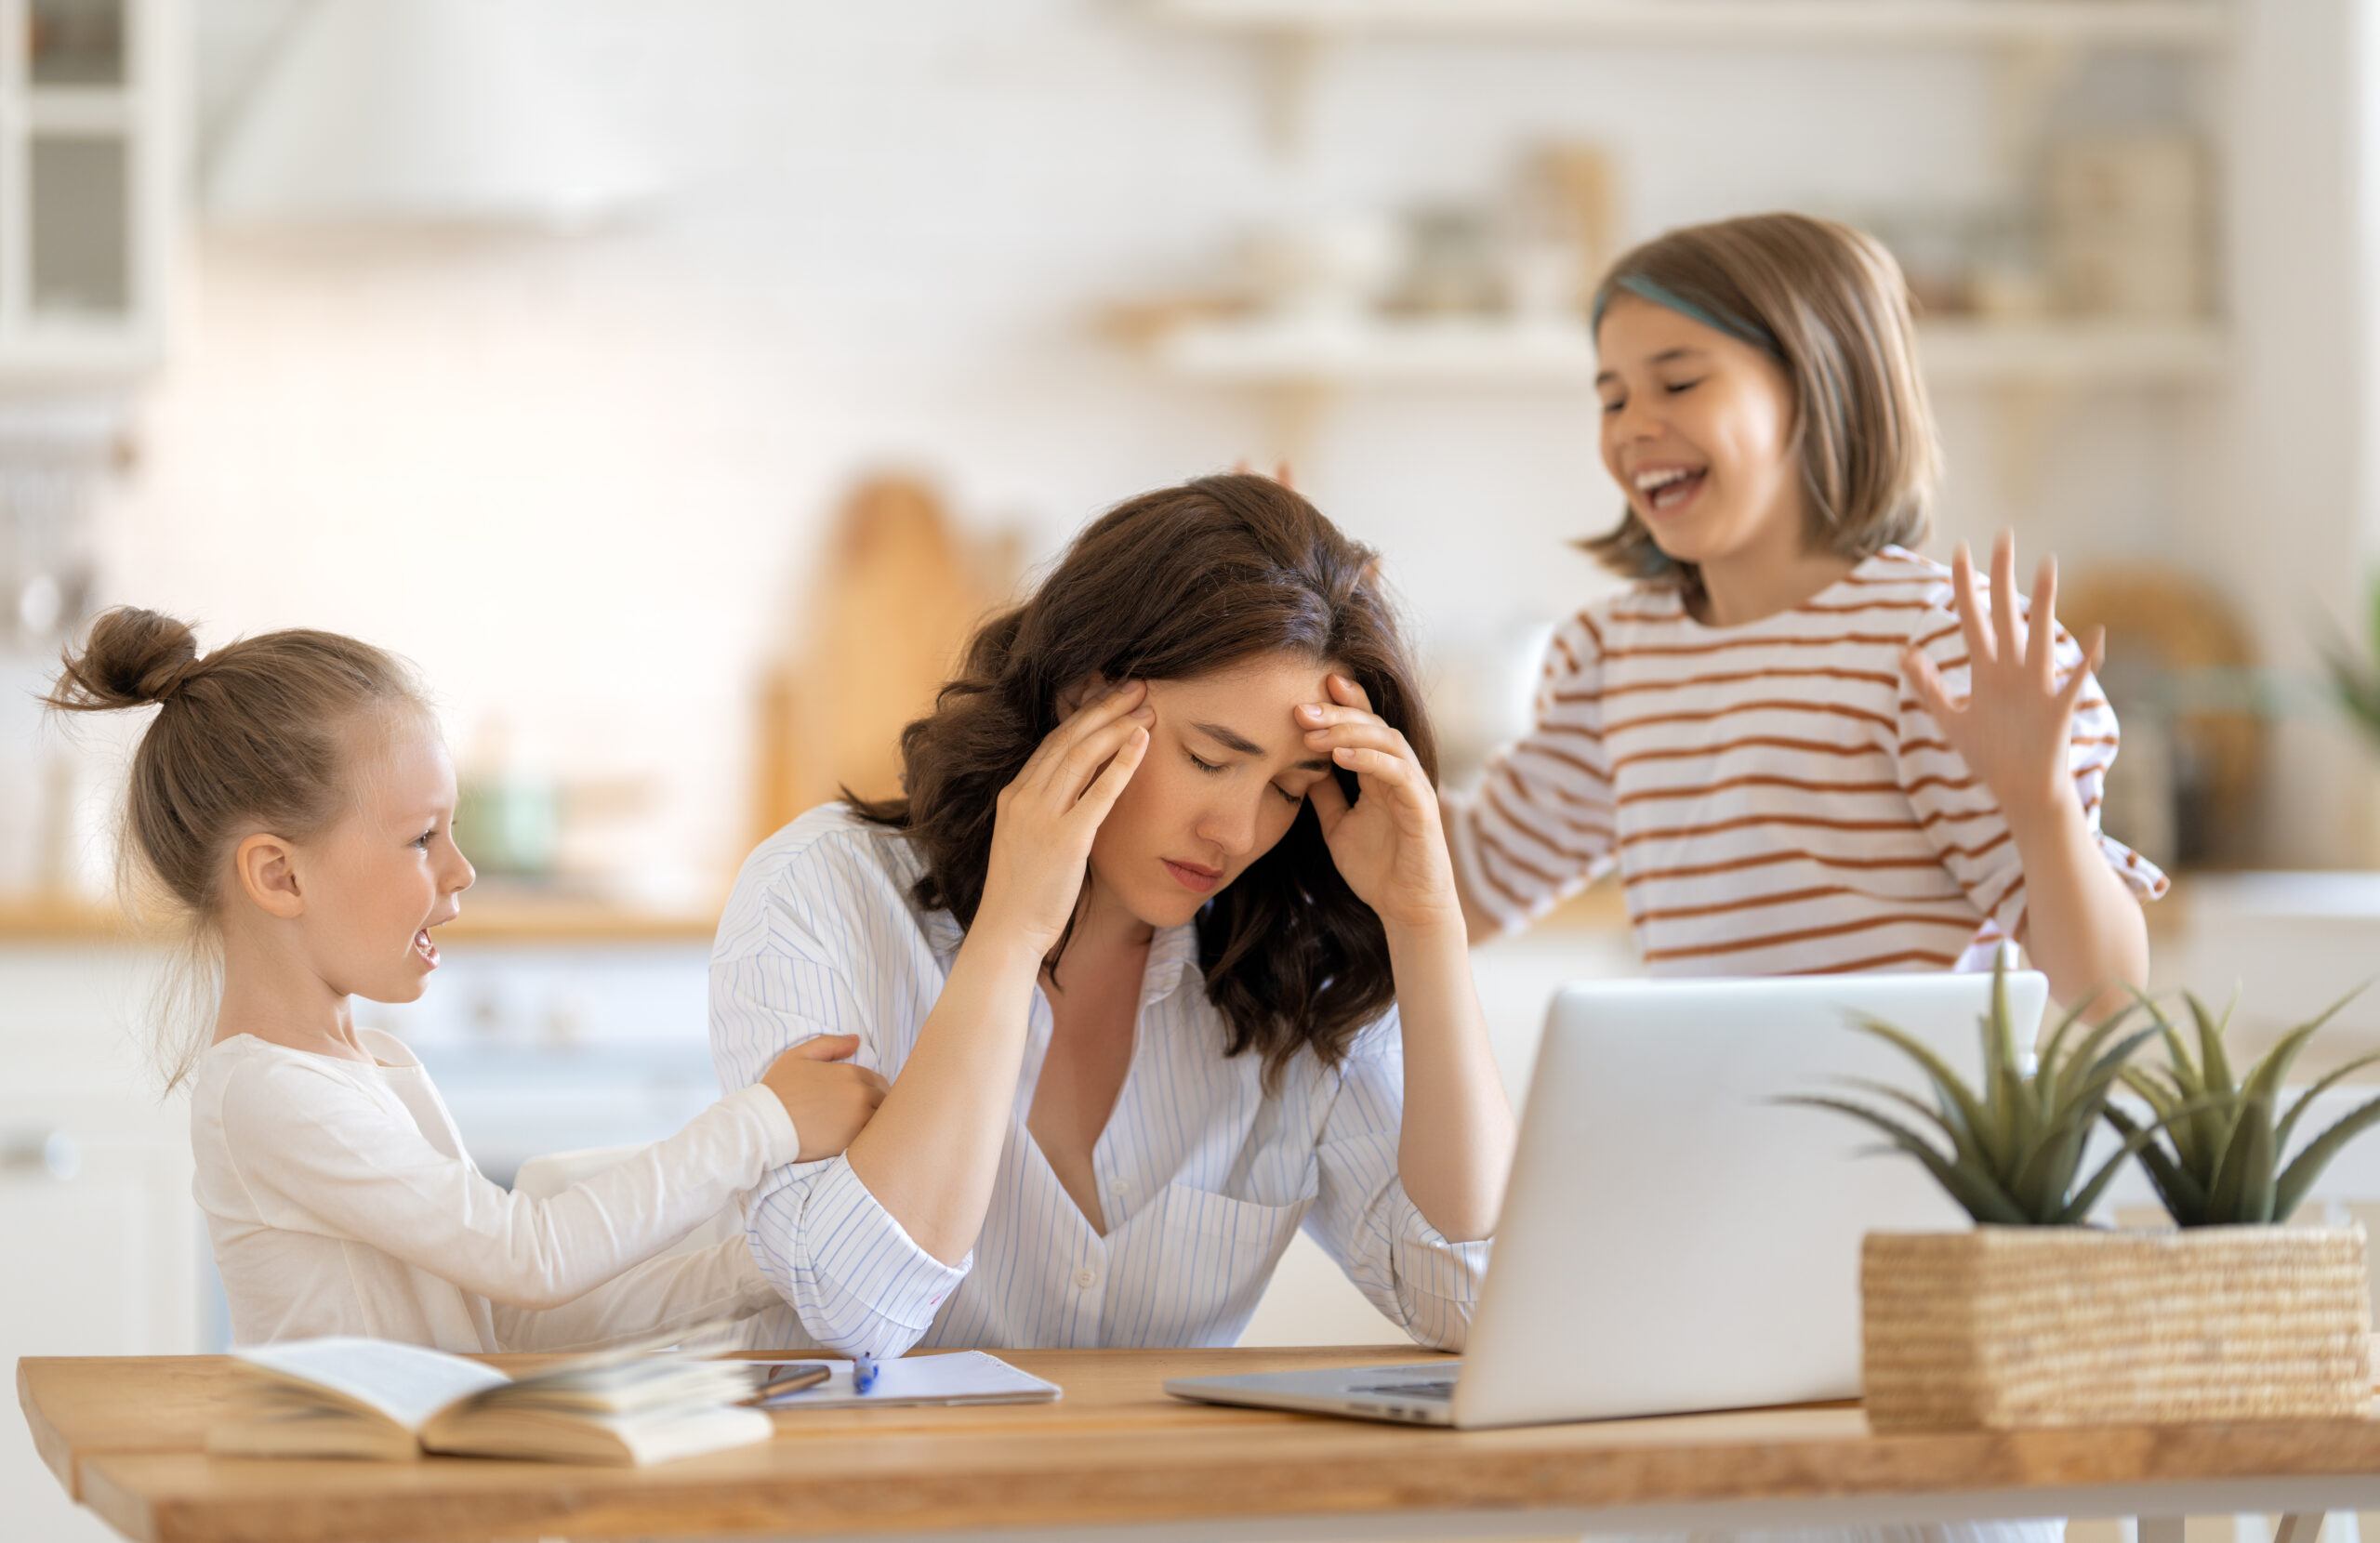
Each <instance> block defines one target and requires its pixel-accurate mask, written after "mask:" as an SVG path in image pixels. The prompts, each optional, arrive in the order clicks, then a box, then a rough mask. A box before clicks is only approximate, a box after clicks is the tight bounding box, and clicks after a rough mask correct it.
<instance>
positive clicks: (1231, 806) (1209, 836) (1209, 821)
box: [1197, 798, 1256, 857]
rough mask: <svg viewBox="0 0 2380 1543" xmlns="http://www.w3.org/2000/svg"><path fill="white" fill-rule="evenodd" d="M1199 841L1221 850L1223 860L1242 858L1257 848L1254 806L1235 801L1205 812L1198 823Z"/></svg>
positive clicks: (1249, 801)
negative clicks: (1205, 814) (1203, 817)
mask: <svg viewBox="0 0 2380 1543" xmlns="http://www.w3.org/2000/svg"><path fill="white" fill-rule="evenodd" d="M1197 829H1198V836H1199V837H1200V839H1202V840H1206V841H1210V842H1211V843H1213V844H1214V845H1215V846H1218V847H1221V848H1222V849H1223V852H1224V854H1225V855H1226V856H1230V857H1243V856H1245V855H1247V853H1248V852H1249V851H1250V850H1251V849H1253V848H1254V847H1255V845H1256V803H1255V800H1254V799H1250V798H1234V799H1232V800H1231V801H1230V802H1228V803H1224V804H1219V805H1217V806H1216V807H1214V808H1212V809H1210V810H1209V811H1207V816H1206V818H1205V819H1203V820H1200V821H1199V822H1198V827H1197Z"/></svg>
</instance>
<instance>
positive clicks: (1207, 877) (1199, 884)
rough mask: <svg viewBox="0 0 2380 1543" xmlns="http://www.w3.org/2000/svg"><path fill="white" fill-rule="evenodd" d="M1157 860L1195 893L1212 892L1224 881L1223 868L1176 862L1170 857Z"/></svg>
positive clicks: (1187, 888)
mask: <svg viewBox="0 0 2380 1543" xmlns="http://www.w3.org/2000/svg"><path fill="white" fill-rule="evenodd" d="M1157 861H1158V862H1160V863H1162V864H1165V867H1166V871H1167V872H1168V873H1170V874H1171V875H1172V876H1173V877H1174V881H1175V882H1176V883H1178V884H1180V885H1181V886H1182V887H1183V889H1185V890H1189V891H1190V892H1191V893H1192V894H1194V895H1203V894H1210V893H1211V892H1213V890H1214V888H1215V886H1216V885H1218V884H1220V883H1222V882H1223V870H1222V869H1221V868H1203V867H1200V866H1199V865H1198V864H1196V863H1176V862H1175V861H1174V860H1173V859H1172V858H1170V857H1160V858H1158V859H1157Z"/></svg>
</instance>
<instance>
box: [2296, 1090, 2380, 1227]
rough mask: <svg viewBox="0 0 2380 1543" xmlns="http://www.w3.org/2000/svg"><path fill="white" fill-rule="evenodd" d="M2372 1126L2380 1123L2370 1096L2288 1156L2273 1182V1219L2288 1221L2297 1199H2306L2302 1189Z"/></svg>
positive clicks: (2379, 1108)
mask: <svg viewBox="0 0 2380 1543" xmlns="http://www.w3.org/2000/svg"><path fill="white" fill-rule="evenodd" d="M2374 1125H2380V1099H2373V1101H2371V1102H2370V1103H2367V1104H2365V1105H2363V1106H2362V1107H2361V1108H2360V1109H2358V1110H2356V1111H2355V1112H2354V1113H2353V1114H2348V1115H2347V1117H2346V1118H2344V1119H2342V1120H2340V1121H2339V1122H2338V1124H2336V1125H2334V1126H2333V1127H2331V1128H2329V1129H2328V1130H2325V1131H2323V1132H2322V1133H2321V1135H2320V1136H2317V1137H2315V1138H2314V1139H2313V1140H2312V1141H2308V1142H2307V1143H2306V1150H2305V1151H2303V1152H2301V1153H2299V1154H2297V1155H2296V1156H2295V1157H2294V1158H2293V1159H2291V1161H2290V1164H2289V1166H2288V1167H2285V1168H2283V1169H2281V1178H2280V1179H2279V1180H2276V1181H2275V1183H2274V1185H2273V1200H2272V1208H2273V1220H2277V1221H2286V1220H2289V1218H2290V1216H2291V1214H2292V1213H2293V1212H2294V1211H2295V1210H2296V1209H2297V1205H2298V1202H2300V1201H2302V1200H2304V1199H2305V1198H2306V1192H2307V1190H2309V1189H2312V1188H2313V1187H2314V1180H2317V1179H2319V1178H2321V1176H2322V1170H2323V1169H2324V1168H2326V1167H2330V1163H2331V1159H2332V1158H2334V1157H2335V1156H2337V1155H2338V1154H2339V1153H2340V1152H2341V1151H2342V1150H2344V1149H2345V1148H2346V1146H2347V1142H2349V1141H2353V1140H2355V1139H2356V1138H2357V1137H2358V1136H2360V1135H2362V1134H2363V1133H2364V1132H2365V1131H2366V1130H2369V1129H2371V1128H2372V1127H2373V1126H2374Z"/></svg>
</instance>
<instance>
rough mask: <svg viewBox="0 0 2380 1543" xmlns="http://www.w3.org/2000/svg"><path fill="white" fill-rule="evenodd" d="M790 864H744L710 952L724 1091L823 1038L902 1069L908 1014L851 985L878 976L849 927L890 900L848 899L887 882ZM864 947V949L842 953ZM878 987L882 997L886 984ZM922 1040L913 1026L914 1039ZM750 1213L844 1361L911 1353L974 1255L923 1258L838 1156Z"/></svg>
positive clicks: (782, 1290)
mask: <svg viewBox="0 0 2380 1543" xmlns="http://www.w3.org/2000/svg"><path fill="white" fill-rule="evenodd" d="M780 856H781V859H782V860H780V861H776V862H774V863H773V864H772V865H771V866H770V867H769V868H767V869H764V870H761V871H755V870H754V868H753V867H751V866H749V865H747V871H746V873H745V874H744V875H743V876H742V877H740V878H739V879H738V881H737V884H736V890H735V894H734V897H733V898H732V899H731V900H730V902H729V905H728V912H727V915H726V917H724V918H723V919H722V920H721V925H720V934H719V942H718V944H717V946H716V947H715V948H714V950H713V952H712V956H711V969H710V1019H711V1054H712V1059H713V1061H714V1063H715V1064H716V1065H717V1067H718V1071H719V1076H720V1082H721V1086H722V1087H728V1088H736V1087H742V1086H745V1085H747V1084H750V1083H752V1082H754V1081H757V1080H758V1079H759V1077H760V1073H761V1072H762V1071H764V1070H765V1069H766V1068H767V1067H768V1065H769V1063H770V1062H774V1060H775V1059H776V1058H777V1056H778V1055H779V1054H781V1053H782V1052H784V1051H785V1050H787V1049H788V1048H791V1047H793V1046H795V1045H798V1044H800V1043H801V1042H803V1041H804V1040H808V1039H814V1038H816V1037H817V1036H819V1035H838V1034H847V1035H857V1036H858V1038H859V1042H860V1043H859V1048H858V1049H857V1050H855V1051H854V1052H853V1056H852V1061H853V1063H854V1064H856V1065H861V1066H867V1067H871V1068H874V1069H877V1070H882V1069H883V1068H885V1067H886V1066H888V1065H897V1064H898V1062H899V1061H901V1060H905V1059H906V1048H907V1047H906V1044H902V1045H900V1046H899V1050H900V1053H899V1054H898V1055H895V1054H893V1049H894V1046H893V1044H892V1043H891V1039H892V1036H893V1035H898V1034H900V1033H901V1030H900V1028H899V1027H897V1026H893V1027H888V1025H895V1024H897V1022H898V1021H899V1018H898V1014H897V1013H896V1012H893V1011H888V1010H887V1008H888V1004H886V1003H884V1002H883V1001H881V1000H871V998H870V996H869V995H868V993H866V992H864V991H861V990H857V989H854V987H853V984H852V983H853V980H855V979H856V980H868V979H870V973H869V972H870V960H869V958H868V956H866V953H865V949H866V943H867V941H868V936H869V935H868V933H867V932H866V931H865V930H859V931H856V932H855V931H854V930H853V918H854V917H859V916H863V915H866V914H867V913H868V911H869V909H870V907H871V905H872V906H873V907H875V908H876V909H878V910H879V911H880V910H881V908H882V906H883V904H884V900H885V897H883V896H881V895H875V894H860V893H853V892H850V891H851V890H853V887H854V886H858V887H869V886H875V887H880V886H881V884H882V882H883V877H882V875H881V874H880V873H870V872H867V871H865V870H863V869H860V868H858V867H857V866H855V865H853V864H849V863H848V862H846V861H841V860H839V854H838V853H836V852H835V851H832V850H830V849H828V848H826V847H824V846H813V847H808V848H804V849H801V850H800V851H799V852H797V853H795V854H792V855H791V856H790V857H783V856H782V854H780ZM756 861H758V860H757V859H756ZM788 870H798V872H796V871H788ZM822 911H823V912H825V913H826V915H825V916H823V917H822ZM896 914H897V912H896ZM822 921H823V922H824V925H823V926H822V925H821V923H822ZM830 940H831V942H830ZM854 945H857V947H858V948H859V949H860V950H862V952H860V953H859V954H857V955H856V956H845V955H847V954H849V951H851V950H852V949H853V947H854ZM881 973H882V977H883V980H890V979H891V976H892V972H890V971H886V972H881ZM874 989H875V990H876V991H877V992H878V993H879V996H880V994H881V992H882V991H883V990H884V989H885V987H884V985H883V983H882V981H879V983H878V984H877V985H876V986H875V988H874ZM915 1016H916V1017H917V1019H918V1020H919V1022H922V1019H923V1014H922V1013H918V1014H916V1015H915ZM915 1032H916V1029H915V1025H914V1024H912V1025H910V1026H909V1027H908V1030H907V1037H909V1038H912V1039H913V1038H914V1036H915ZM745 1215H746V1218H747V1242H748V1244H749V1246H750V1248H751V1252H752V1258H753V1260H754V1262H755V1263H756V1264H757V1265H758V1266H759V1268H760V1273H761V1275H762V1276H763V1277H764V1278H766V1279H767V1281H768V1282H769V1284H770V1285H771V1286H774V1287H775V1288H776V1290H777V1292H778V1294H779V1295H780V1296H782V1297H783V1298H784V1299H785V1300H786V1302H787V1304H788V1305H789V1306H790V1307H791V1308H792V1309H793V1310H794V1312H795V1314H796V1315H797V1316H798V1317H799V1318H800V1322H801V1326H802V1328H803V1330H804V1331H805V1332H806V1333H808V1334H809V1335H810V1336H811V1337H812V1338H813V1339H816V1340H817V1342H818V1344H819V1345H820V1346H821V1347H823V1348H826V1349H829V1350H835V1351H839V1352H845V1353H856V1352H866V1353H867V1354H871V1355H898V1354H900V1353H902V1352H905V1351H906V1350H908V1349H909V1348H910V1347H911V1346H913V1345H915V1344H916V1343H917V1342H918V1339H919V1337H920V1336H921V1335H923V1334H924V1332H925V1331H926V1329H927V1328H928V1327H929V1326H930V1325H932V1322H933V1315H934V1313H935V1312H936V1311H937V1309H938V1308H939V1306H940V1304H941V1303H942V1302H944V1301H945V1300H946V1299H948V1297H949V1295H950V1293H951V1292H952V1291H953V1290H954V1289H956V1288H957V1286H958V1285H959V1282H960V1281H961V1280H963V1279H965V1278H966V1275H967V1273H968V1271H969V1270H970V1269H972V1266H973V1262H974V1255H973V1253H972V1251H971V1252H970V1253H969V1255H968V1256H967V1258H965V1259H961V1260H960V1261H959V1263H958V1264H956V1265H946V1264H944V1263H943V1262H942V1261H941V1260H939V1259H935V1258H934V1257H933V1256H932V1255H931V1254H929V1253H927V1252H926V1251H925V1250H924V1249H922V1248H920V1247H919V1246H918V1245H917V1243H916V1241H915V1240H913V1239H912V1238H911V1237H910V1236H909V1234H908V1233H907V1232H906V1230H904V1229H903V1228H902V1226H901V1224H900V1222H899V1221H897V1220H894V1219H893V1215H892V1213H891V1212H889V1211H887V1210H886V1209H885V1208H884V1207H883V1206H882V1205H880V1204H879V1202H878V1201H877V1199H876V1197H875V1196H874V1195H873V1194H869V1193H868V1190H867V1186H866V1185H865V1184H863V1183H862V1182H861V1181H860V1179H859V1176H858V1175H857V1174H855V1173H853V1171H852V1167H851V1163H850V1161H849V1159H848V1158H847V1157H844V1156H841V1155H837V1156H835V1157H833V1158H830V1159H827V1160H825V1161H821V1162H814V1163H792V1164H787V1165H786V1166H785V1167H779V1168H776V1169H774V1171H772V1172H770V1173H769V1174H767V1175H766V1176H765V1177H763V1178H762V1179H761V1180H760V1184H759V1186H758V1187H757V1188H756V1189H755V1190H754V1192H753V1193H752V1194H751V1196H750V1197H749V1199H748V1201H747V1206H746V1210H745Z"/></svg>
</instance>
